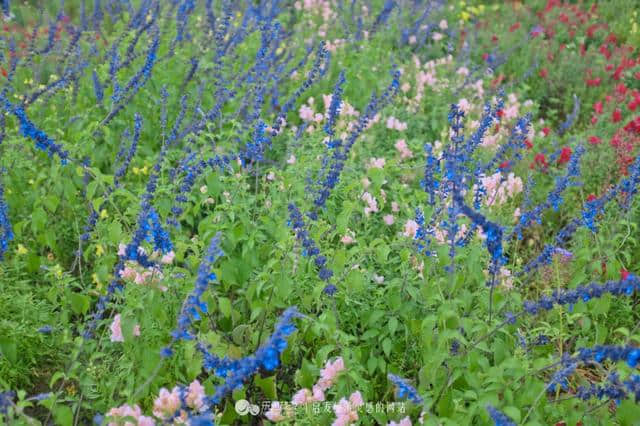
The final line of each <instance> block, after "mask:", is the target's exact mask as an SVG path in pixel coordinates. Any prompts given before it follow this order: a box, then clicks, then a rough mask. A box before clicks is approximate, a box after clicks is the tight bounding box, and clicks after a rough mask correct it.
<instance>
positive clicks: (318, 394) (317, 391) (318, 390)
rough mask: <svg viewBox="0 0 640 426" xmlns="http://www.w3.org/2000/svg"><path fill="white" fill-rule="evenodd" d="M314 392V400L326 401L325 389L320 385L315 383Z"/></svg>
mask: <svg viewBox="0 0 640 426" xmlns="http://www.w3.org/2000/svg"><path fill="white" fill-rule="evenodd" d="M312 392H313V396H312V398H313V401H314V402H322V401H324V390H323V389H322V387H321V386H320V385H314V386H313V389H312Z"/></svg>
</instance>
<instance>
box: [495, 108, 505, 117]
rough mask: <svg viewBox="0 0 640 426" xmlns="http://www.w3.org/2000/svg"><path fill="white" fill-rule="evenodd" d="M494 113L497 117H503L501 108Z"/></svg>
mask: <svg viewBox="0 0 640 426" xmlns="http://www.w3.org/2000/svg"><path fill="white" fill-rule="evenodd" d="M496 115H497V116H498V117H500V118H502V117H504V111H503V110H501V109H499V110H498V111H497V112H496Z"/></svg>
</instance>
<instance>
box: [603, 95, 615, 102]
mask: <svg viewBox="0 0 640 426" xmlns="http://www.w3.org/2000/svg"><path fill="white" fill-rule="evenodd" d="M604 100H605V101H607V103H610V102H611V101H612V100H613V96H611V95H607V96H605V97H604Z"/></svg>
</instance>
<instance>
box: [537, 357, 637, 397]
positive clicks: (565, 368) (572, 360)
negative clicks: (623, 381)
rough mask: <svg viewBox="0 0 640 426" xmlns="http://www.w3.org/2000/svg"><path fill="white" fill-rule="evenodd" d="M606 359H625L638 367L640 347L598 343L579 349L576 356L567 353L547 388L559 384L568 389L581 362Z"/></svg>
mask: <svg viewBox="0 0 640 426" xmlns="http://www.w3.org/2000/svg"><path fill="white" fill-rule="evenodd" d="M605 360H609V361H612V362H618V361H624V362H626V363H627V365H628V366H629V367H631V368H636V366H637V365H638V362H640V348H637V347H635V346H628V345H624V346H622V345H598V346H594V347H593V348H581V349H578V354H577V355H575V356H569V355H567V354H565V355H564V356H563V358H562V360H561V364H562V368H560V369H559V370H557V371H556V372H555V373H554V374H553V376H552V378H551V381H550V382H549V383H548V384H547V390H549V391H550V392H553V391H555V390H556V389H557V386H560V387H562V389H564V390H567V389H568V385H569V381H568V379H569V377H570V376H571V374H573V372H574V371H575V369H576V368H577V367H578V366H579V365H580V364H585V363H593V362H596V363H601V362H603V361H605Z"/></svg>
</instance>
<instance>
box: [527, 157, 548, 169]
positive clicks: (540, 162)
mask: <svg viewBox="0 0 640 426" xmlns="http://www.w3.org/2000/svg"><path fill="white" fill-rule="evenodd" d="M536 166H538V167H540V168H542V169H546V168H547V166H548V164H547V159H546V158H545V156H544V154H543V153H538V154H536V155H535V157H533V163H531V164H530V165H529V167H530V168H532V169H533V168H535V167H536Z"/></svg>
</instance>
